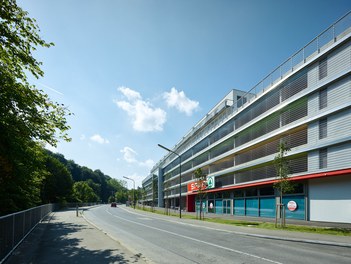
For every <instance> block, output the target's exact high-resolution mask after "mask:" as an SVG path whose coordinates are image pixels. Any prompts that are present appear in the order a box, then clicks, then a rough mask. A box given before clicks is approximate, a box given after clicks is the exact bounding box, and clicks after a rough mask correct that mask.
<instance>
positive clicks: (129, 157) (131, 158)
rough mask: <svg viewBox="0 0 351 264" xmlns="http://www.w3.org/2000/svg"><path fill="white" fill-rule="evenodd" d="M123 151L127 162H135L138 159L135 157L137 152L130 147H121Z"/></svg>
mask: <svg viewBox="0 0 351 264" xmlns="http://www.w3.org/2000/svg"><path fill="white" fill-rule="evenodd" d="M121 152H122V153H123V158H124V160H125V161H126V162H128V163H135V162H137V160H136V159H135V156H136V155H137V153H136V152H135V151H134V150H133V149H132V148H130V147H124V148H123V149H121Z"/></svg>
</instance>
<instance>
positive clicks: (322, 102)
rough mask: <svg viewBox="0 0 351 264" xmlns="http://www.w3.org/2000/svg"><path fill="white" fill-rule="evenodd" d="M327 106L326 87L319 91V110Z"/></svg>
mask: <svg viewBox="0 0 351 264" xmlns="http://www.w3.org/2000/svg"><path fill="white" fill-rule="evenodd" d="M327 106H328V90H327V88H325V89H323V90H320V91H319V110H321V109H323V108H326V107H327Z"/></svg>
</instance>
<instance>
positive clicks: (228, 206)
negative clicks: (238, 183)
mask: <svg viewBox="0 0 351 264" xmlns="http://www.w3.org/2000/svg"><path fill="white" fill-rule="evenodd" d="M231 213H232V200H230V199H224V200H223V214H231Z"/></svg>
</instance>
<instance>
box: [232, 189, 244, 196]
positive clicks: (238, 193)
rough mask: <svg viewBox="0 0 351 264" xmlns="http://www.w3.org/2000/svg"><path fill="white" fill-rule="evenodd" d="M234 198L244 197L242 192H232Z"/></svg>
mask: <svg viewBox="0 0 351 264" xmlns="http://www.w3.org/2000/svg"><path fill="white" fill-rule="evenodd" d="M234 197H244V190H236V191H234Z"/></svg>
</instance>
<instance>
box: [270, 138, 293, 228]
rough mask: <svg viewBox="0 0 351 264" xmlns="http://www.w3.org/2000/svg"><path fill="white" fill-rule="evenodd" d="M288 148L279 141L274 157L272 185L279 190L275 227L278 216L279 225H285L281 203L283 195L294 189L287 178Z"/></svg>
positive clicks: (284, 143) (283, 208)
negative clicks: (274, 180) (275, 177)
mask: <svg viewBox="0 0 351 264" xmlns="http://www.w3.org/2000/svg"><path fill="white" fill-rule="evenodd" d="M289 151H290V148H289V147H288V146H287V143H286V142H283V141H281V142H280V143H279V146H278V153H277V155H276V156H275V158H274V165H275V169H276V176H277V181H276V182H275V183H274V185H273V187H274V188H275V189H276V190H278V191H279V195H280V197H279V201H277V203H276V213H275V227H277V226H278V216H279V219H280V226H281V227H285V206H284V204H283V195H284V194H285V193H287V192H290V191H292V190H293V189H294V184H293V183H292V182H291V181H290V180H289V177H288V175H289V161H288V159H287V158H286V155H287V153H288V152H289Z"/></svg>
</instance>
